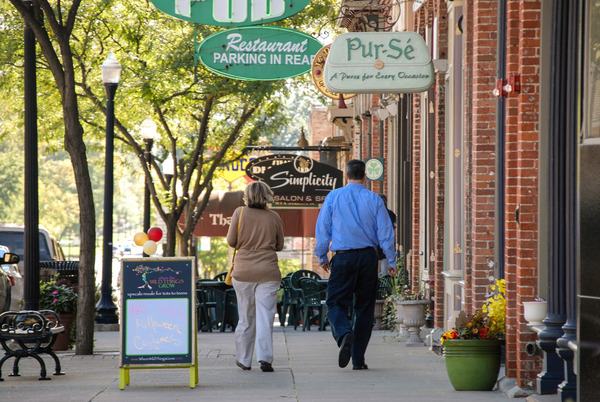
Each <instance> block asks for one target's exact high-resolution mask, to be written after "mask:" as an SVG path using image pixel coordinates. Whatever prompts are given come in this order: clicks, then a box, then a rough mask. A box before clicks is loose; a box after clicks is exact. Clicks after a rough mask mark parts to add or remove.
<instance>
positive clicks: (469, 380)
mask: <svg viewBox="0 0 600 402" xmlns="http://www.w3.org/2000/svg"><path fill="white" fill-rule="evenodd" d="M502 344H503V341H500V340H490V339H448V340H446V341H444V360H445V361H446V371H447V373H448V378H449V379H450V382H451V383H452V386H453V387H454V389H455V390H457V391H491V390H492V389H493V388H494V385H496V381H498V373H499V372H500V360H501V346H502Z"/></svg>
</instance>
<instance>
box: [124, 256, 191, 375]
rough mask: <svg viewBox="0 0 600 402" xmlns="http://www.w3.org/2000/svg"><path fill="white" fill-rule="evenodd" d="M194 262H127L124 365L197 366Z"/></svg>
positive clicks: (155, 259) (178, 260) (166, 260)
mask: <svg viewBox="0 0 600 402" xmlns="http://www.w3.org/2000/svg"><path fill="white" fill-rule="evenodd" d="M195 300H196V280H195V269H194V261H193V259H182V258H142V259H123V260H122V263H121V365H122V366H123V365H135V366H151V365H161V366H165V367H167V366H169V365H176V366H178V367H186V366H193V365H195V364H196V359H195V355H196V342H195V340H196V337H195V334H196V321H195V317H196V315H195V311H194V310H195V305H196V303H195Z"/></svg>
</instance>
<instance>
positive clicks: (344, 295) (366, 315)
mask: <svg viewBox="0 0 600 402" xmlns="http://www.w3.org/2000/svg"><path fill="white" fill-rule="evenodd" d="M377 263H378V260H377V252H376V251H375V249H374V248H368V249H363V250H357V251H350V252H344V253H336V254H335V255H334V256H333V258H332V259H331V267H330V269H331V274H330V276H329V283H328V286H327V318H328V319H329V323H330V325H331V331H332V334H333V337H334V338H335V340H336V342H337V343H338V346H339V345H340V342H341V341H342V337H343V336H344V335H345V334H347V333H348V332H353V333H354V343H353V344H352V364H353V365H354V366H357V365H361V364H364V363H365V351H366V350H367V345H368V343H369V339H371V331H372V329H373V317H374V314H375V298H376V295H377ZM354 298H356V299H355V304H354V312H355V317H356V321H355V323H354V330H353V329H352V325H351V323H350V320H349V319H348V309H349V308H350V306H352V302H353V299H354Z"/></svg>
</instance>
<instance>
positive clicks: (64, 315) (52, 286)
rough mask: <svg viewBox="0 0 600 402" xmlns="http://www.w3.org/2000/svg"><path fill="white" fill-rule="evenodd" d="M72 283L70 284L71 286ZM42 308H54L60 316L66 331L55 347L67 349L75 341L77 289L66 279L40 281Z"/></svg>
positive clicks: (58, 338) (59, 336)
mask: <svg viewBox="0 0 600 402" xmlns="http://www.w3.org/2000/svg"><path fill="white" fill-rule="evenodd" d="M69 285H70V286H69ZM40 310H52V311H54V312H55V313H56V314H58V315H59V316H60V321H61V324H62V325H63V326H64V327H65V332H63V333H62V334H59V335H58V337H57V338H56V342H55V343H54V346H53V349H55V350H67V349H69V348H71V347H72V345H73V343H74V336H73V334H72V332H73V333H74V328H75V326H74V325H73V323H74V321H75V314H76V313H77V291H76V289H75V287H74V286H72V285H71V284H70V283H69V282H67V281H65V280H59V281H57V280H56V279H53V280H51V281H50V282H41V283H40Z"/></svg>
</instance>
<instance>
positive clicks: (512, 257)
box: [505, 0, 541, 388]
mask: <svg viewBox="0 0 600 402" xmlns="http://www.w3.org/2000/svg"><path fill="white" fill-rule="evenodd" d="M540 7H541V4H540V1H539V0H529V1H522V0H518V1H517V0H511V1H509V2H508V3H507V11H508V18H507V21H508V23H507V62H506V72H507V74H509V73H513V74H519V75H520V77H521V81H522V89H521V93H520V94H513V95H509V96H508V97H507V102H506V106H507V107H506V132H507V138H506V155H505V157H506V186H505V188H506V202H505V205H506V215H505V222H506V235H505V238H506V247H505V261H506V266H505V271H506V280H507V284H508V286H507V313H506V323H507V333H508V334H509V337H508V339H507V341H508V342H507V365H506V369H507V370H506V371H507V375H508V376H509V377H512V378H516V379H517V385H519V386H520V387H521V388H534V387H535V383H534V379H535V377H536V375H537V373H538V372H539V371H541V359H540V358H537V357H529V356H527V354H526V353H525V352H524V350H525V344H526V343H527V342H531V341H534V340H535V339H536V336H535V335H534V333H533V332H532V331H531V329H530V328H529V327H527V325H526V324H527V323H526V321H525V320H524V318H523V308H522V302H523V301H531V300H533V298H535V296H536V295H537V276H538V269H537V263H538V261H537V238H538V236H537V235H538V227H537V221H538V167H539V165H538V159H539V157H538V150H539V126H538V121H539V90H540V88H539V84H540V83H539V75H540V26H541V9H540ZM517 209H518V211H519V219H518V222H517V219H516V212H517Z"/></svg>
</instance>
